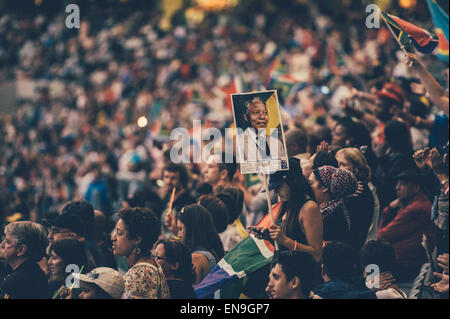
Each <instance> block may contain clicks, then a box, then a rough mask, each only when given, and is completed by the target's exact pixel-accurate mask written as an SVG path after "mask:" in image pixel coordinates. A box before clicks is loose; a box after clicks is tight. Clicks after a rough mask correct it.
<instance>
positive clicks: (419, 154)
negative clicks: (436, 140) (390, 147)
mask: <svg viewBox="0 0 450 319" xmlns="http://www.w3.org/2000/svg"><path fill="white" fill-rule="evenodd" d="M413 158H414V162H415V163H416V165H417V167H418V168H420V169H423V168H424V167H425V166H426V165H428V166H430V167H431V161H430V148H429V147H426V148H424V149H421V150H418V151H416V152H415V153H414V155H413Z"/></svg>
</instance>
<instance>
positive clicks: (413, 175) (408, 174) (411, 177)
mask: <svg viewBox="0 0 450 319" xmlns="http://www.w3.org/2000/svg"><path fill="white" fill-rule="evenodd" d="M396 180H403V181H408V182H412V183H415V184H420V182H421V176H420V175H419V173H418V172H417V171H416V170H414V169H408V170H404V171H402V172H400V173H399V174H397V176H396Z"/></svg>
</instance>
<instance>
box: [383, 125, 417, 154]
mask: <svg viewBox="0 0 450 319" xmlns="http://www.w3.org/2000/svg"><path fill="white" fill-rule="evenodd" d="M384 135H385V139H386V144H387V145H389V146H390V147H391V148H392V149H393V150H394V151H398V152H401V153H412V148H411V143H410V141H411V140H410V135H409V131H408V128H407V127H406V125H405V123H402V122H399V121H390V122H389V123H387V124H386V127H385V128H384Z"/></svg>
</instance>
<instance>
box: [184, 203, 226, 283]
mask: <svg viewBox="0 0 450 319" xmlns="http://www.w3.org/2000/svg"><path fill="white" fill-rule="evenodd" d="M177 226H178V237H179V238H180V239H181V241H182V242H183V243H184V244H185V245H186V246H187V247H188V248H189V249H190V250H191V253H192V263H193V265H194V271H195V281H194V284H198V283H199V282H200V281H201V280H202V279H203V278H204V277H205V276H206V274H208V273H209V272H210V271H211V269H213V268H214V266H215V265H216V264H217V263H218V262H219V260H220V259H222V257H223V256H224V251H223V245H222V242H221V241H220V238H219V234H217V231H216V228H215V227H214V222H213V220H212V217H211V215H210V214H209V212H208V210H207V209H206V208H204V207H203V206H200V205H195V204H192V205H187V206H185V207H183V208H182V209H181V212H180V213H179V214H178V217H177Z"/></svg>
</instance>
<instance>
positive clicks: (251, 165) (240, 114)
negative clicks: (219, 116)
mask: <svg viewBox="0 0 450 319" xmlns="http://www.w3.org/2000/svg"><path fill="white" fill-rule="evenodd" d="M231 101H232V106H233V117H234V122H235V125H236V142H237V152H236V154H237V159H238V162H239V163H240V169H241V173H242V174H252V173H258V174H259V173H261V172H262V173H264V174H269V173H272V172H275V171H280V170H288V169H289V161H288V156H287V152H286V142H285V138H284V131H283V125H282V123H281V112H280V106H279V103H278V97H277V92H276V91H275V90H272V91H262V92H251V93H243V94H232V95H231Z"/></svg>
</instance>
